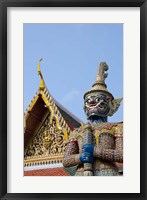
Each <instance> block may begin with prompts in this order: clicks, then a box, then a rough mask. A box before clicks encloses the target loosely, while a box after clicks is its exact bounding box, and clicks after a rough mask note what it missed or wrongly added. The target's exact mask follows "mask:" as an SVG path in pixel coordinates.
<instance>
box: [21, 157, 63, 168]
mask: <svg viewBox="0 0 147 200" xmlns="http://www.w3.org/2000/svg"><path fill="white" fill-rule="evenodd" d="M62 159H63V155H52V156H49V157H46V156H45V157H33V158H27V159H26V160H24V166H25V167H26V166H33V165H41V164H51V163H58V162H62Z"/></svg>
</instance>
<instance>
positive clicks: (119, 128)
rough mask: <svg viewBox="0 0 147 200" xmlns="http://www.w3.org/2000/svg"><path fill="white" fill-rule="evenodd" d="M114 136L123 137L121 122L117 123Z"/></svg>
mask: <svg viewBox="0 0 147 200" xmlns="http://www.w3.org/2000/svg"><path fill="white" fill-rule="evenodd" d="M115 136H116V137H119V136H123V122H121V123H118V125H117V126H116V127H115Z"/></svg>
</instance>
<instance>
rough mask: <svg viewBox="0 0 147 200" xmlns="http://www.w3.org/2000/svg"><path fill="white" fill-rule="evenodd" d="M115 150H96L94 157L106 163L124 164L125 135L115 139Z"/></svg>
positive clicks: (97, 148)
mask: <svg viewBox="0 0 147 200" xmlns="http://www.w3.org/2000/svg"><path fill="white" fill-rule="evenodd" d="M114 140H115V141H114V142H115V149H109V148H104V147H95V148H94V153H93V154H94V157H97V158H100V159H102V160H106V161H112V162H120V163H122V162H123V135H117V136H116V137H115V138H114Z"/></svg>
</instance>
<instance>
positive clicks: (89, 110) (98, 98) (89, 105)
mask: <svg viewBox="0 0 147 200" xmlns="http://www.w3.org/2000/svg"><path fill="white" fill-rule="evenodd" d="M109 100H110V98H109V96H108V95H106V94H104V93H100V94H98V93H93V94H89V95H88V96H87V97H86V98H85V101H84V110H85V113H86V115H87V119H89V118H90V117H92V116H100V117H106V116H107V115H108V113H109V110H110V106H109Z"/></svg>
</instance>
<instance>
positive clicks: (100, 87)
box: [84, 62, 113, 99]
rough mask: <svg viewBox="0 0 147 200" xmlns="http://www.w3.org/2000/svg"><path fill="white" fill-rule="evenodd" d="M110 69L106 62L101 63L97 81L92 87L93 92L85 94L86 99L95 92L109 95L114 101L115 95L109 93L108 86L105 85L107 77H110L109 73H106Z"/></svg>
mask: <svg viewBox="0 0 147 200" xmlns="http://www.w3.org/2000/svg"><path fill="white" fill-rule="evenodd" d="M108 69H109V67H108V65H107V63H106V62H100V64H99V66H98V72H97V75H96V81H95V83H94V84H93V85H92V88H91V90H89V91H88V92H86V93H85V94H84V99H85V97H86V96H87V95H88V94H90V93H93V92H102V93H107V94H109V96H110V97H111V99H113V95H112V94H111V93H110V92H108V90H107V85H106V84H105V78H107V76H108V73H106V71H107V70H108Z"/></svg>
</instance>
